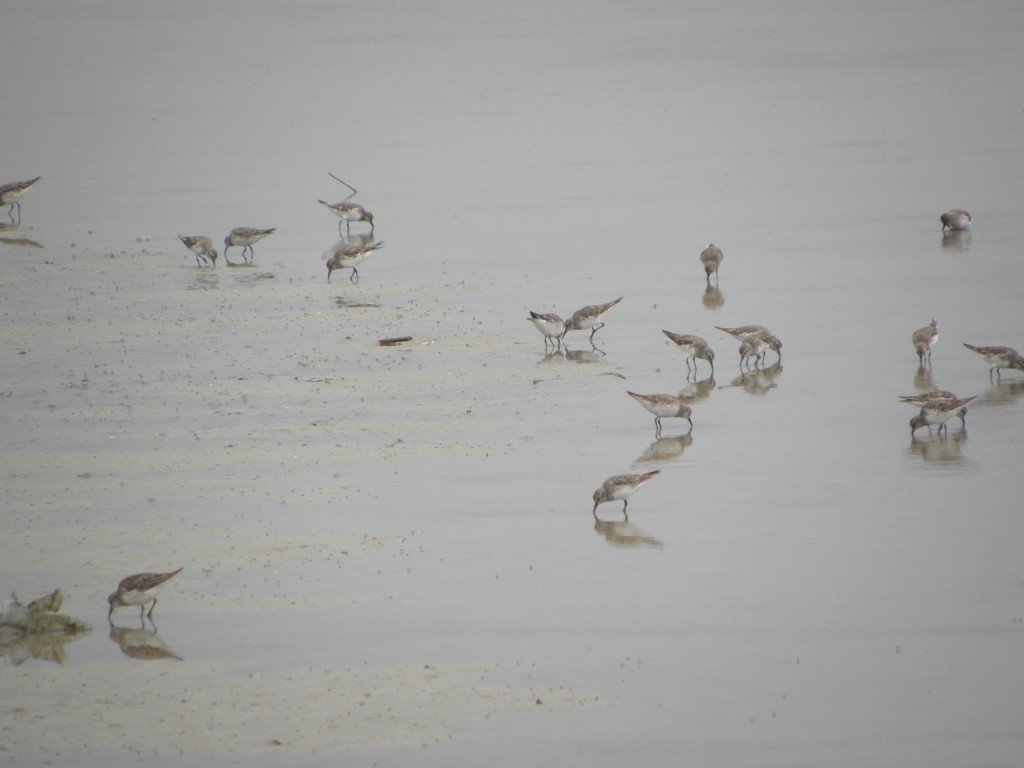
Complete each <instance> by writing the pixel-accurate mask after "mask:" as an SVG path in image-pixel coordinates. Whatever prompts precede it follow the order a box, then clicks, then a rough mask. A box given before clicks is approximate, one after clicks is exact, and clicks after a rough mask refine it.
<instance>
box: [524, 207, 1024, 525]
mask: <svg viewBox="0 0 1024 768" xmlns="http://www.w3.org/2000/svg"><path fill="white" fill-rule="evenodd" d="M939 220H940V221H941V223H942V231H943V232H946V231H947V230H950V231H960V230H965V229H968V228H969V227H970V225H971V214H969V213H968V212H967V211H965V210H962V209H959V208H954V209H952V210H950V211H947V212H946V213H943V214H942V215H941V216H940V217H939ZM723 259H724V255H723V254H722V251H721V249H720V248H718V247H717V246H715V244H714V243H711V244H709V245H708V247H707V248H705V249H704V250H703V251H702V252H701V254H700V262H701V264H702V265H703V267H704V274H705V278H706V279H707V280H708V282H709V283H710V281H711V276H712V275H714V276H715V280H716V282H717V280H718V270H719V267H721V264H722V260H723ZM620 301H622V297H619V298H618V299H615V300H614V301H609V302H608V303H606V304H592V305H590V306H586V307H583V308H582V309H578V310H576V311H575V312H574V313H573V314H572V317H570V318H569V319H568V320H563V319H562V318H561V317H559V316H558V315H555V314H549V313H540V312H533V311H531V312H530V316H529V317H528V318H526V319H527V320H529V321H530V322H531V323H533V325H534V326H535V327H536V328H537V330H538V331H540V333H541V335H542V336H543V337H544V349H545V351H547V350H548V349H549V347H550V348H551V350H552V351H553V350H554V349H556V348H558V349H560V348H561V345H562V340H563V339H564V338H565V336H566V334H567V333H569V331H581V330H588V329H589V330H590V342H591V344H593V341H594V334H595V333H597V332H598V331H599V330H600V329H601V328H603V327H604V322H603V320H602V318H603V317H604V315H605V313H606V312H608V310H610V309H611V308H612V307H614V306H615V305H616V304H618V303H619V302H620ZM715 327H716V328H717V329H718V330H720V331H723V332H725V333H727V334H729V335H730V336H732V337H734V338H735V339H737V340H738V341H739V342H740V347H739V355H740V369H741V370H743V368H744V366H746V367H747V368H748V369H749V368H750V366H751V365H753V367H754V368H757V367H758V366H763V365H764V360H765V355H766V354H767V353H768V351H769V350H771V351H773V352H774V353H775V354H777V355H778V358H779V361H780V362H781V360H782V342H781V341H780V340H779V338H778V337H777V336H775V335H774V334H773V333H772V332H771V331H769V330H768V329H767V328H765V327H764V326H762V325H744V326H741V327H739V328H724V327H722V326H715ZM662 333H664V334H665V335H666V336H667V337H668V338H669V339H670V340H671V341H672V342H673V343H675V344H676V345H677V346H678V347H679V349H680V350H681V351H682V352H684V353H685V354H686V370H687V372H688V373H689V372H690V370H691V369H690V361H691V360H692V361H693V369H692V370H693V373H694V374H696V371H697V360H706V361H707V362H708V363H709V364H710V366H711V372H712V374H713V373H714V370H715V362H714V361H715V353H714V351H713V350H712V349H711V347H710V345H709V344H708V342H707V340H706V339H703V338H701V337H700V336H695V335H693V334H680V333H675V332H673V331H665V330H663V331H662ZM938 338H939V333H938V323H937V322H936V321H935V320H932V321H931V323H930V324H929V325H927V326H925V327H923V328H919V329H918V330H916V331H914V333H913V334H912V336H911V341H912V342H913V345H914V351H915V352H916V353H917V356H918V362H919V364H920V365H921V366H922V367H924V366H925V365H931V354H932V347H934V346H935V342H936V341H938ZM964 346H965V347H966V348H967V349H970V350H971V351H973V352H975V353H977V354H978V355H980V356H981V357H982V358H984V359H985V362H987V363H988V364H989V366H990V367H989V377H990V378H991V377H992V376H993V374H995V375H996V376H997V377H998V376H1001V373H1000V370H1001V369H1003V368H1007V369H1017V370H1019V371H1024V358H1022V357H1021V355H1020V354H1018V352H1017V350H1015V349H1013V348H1012V347H999V346H989V347H976V346H974V345H972V344H966V343H965V344H964ZM626 394H628V395H629V396H630V397H632V398H633V399H634V400H636V401H637V402H638V403H639V404H640V405H641V406H643V407H644V408H645V409H646V410H647V411H649V412H650V413H652V414H654V426H655V437H658V438H660V437H661V420H662V419H663V418H673V417H674V418H683V419H686V420H687V421H688V422H689V424H690V429H691V430H692V429H693V419H692V411H691V409H690V406H689V405H688V404H687V403H686V401H685V399H684V398H683V397H680V396H678V395H668V394H650V395H643V394H638V393H636V392H630V391H628V390H627V391H626ZM974 399H975V398H974V397H967V398H958V397H957V396H956V395H955V394H953V393H952V392H948V391H946V390H934V391H932V392H926V393H924V394H920V395H906V396H903V397H901V398H900V401H901V402H904V403H908V404H910V405H913V406H915V407H917V408H918V409H919V412H918V414H917V415H916V416H914V417H913V418H912V419H911V420H910V434H911V436H913V435H914V433H915V432H916V431H917V430H918V429H920V428H922V427H927V428H928V431H929V432H931V429H932V427H938V431H939V434H940V435H942V434H943V433H944V432H948V431H949V430H948V427H947V426H946V422H947V421H949V420H950V419H951V418H953V417H954V416H956V417H959V418H960V421H961V424H963V425H964V426H965V427H966V423H967V422H966V417H967V404H968V403H970V402H971V401H972V400H974ZM660 471H661V470H654V471H653V472H647V473H644V474H623V475H614V476H613V477H609V478H608V479H607V480H605V481H604V483H602V484H601V487H600V488H598V489H597V490H596V491H594V497H593V498H594V508H593V514H594V517H595V518H597V508H598V506H600V505H601V504H604V503H606V502H609V501H621V502H622V512H623V514H624V515H625V516H626V519H627V520H628V519H629V515H628V512H627V509H628V507H629V499H630V497H631V496H632V495H633V494H634V493H636V492H637V491H638V490H639V489H640V488H641V486H643V485H644V483H646V482H647V481H649V480H650V479H651V478H653V477H655V476H656V475H657V474H659V472H660Z"/></svg>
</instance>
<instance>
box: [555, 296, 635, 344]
mask: <svg viewBox="0 0 1024 768" xmlns="http://www.w3.org/2000/svg"><path fill="white" fill-rule="evenodd" d="M620 301H622V297H621V296H619V298H617V299H615V300H613V301H609V302H608V303H607V304H590V305H588V306H586V307H583V308H582V309H577V310H576V311H575V312H573V313H572V317H570V318H569V319H568V320H566V321H565V330H563V331H562V336H561V337H560V338H564V337H565V334H567V333H568V332H569V331H585V330H587V329H588V328H592V329H593V330H592V331H591V332H590V342H591V343H593V342H594V334H595V333H597V332H598V331H599V330H601V329H602V328H604V323H603V322H601V318H602V317H603V316H604V313H605V312H607V311H608V310H609V309H611V308H612V307H614V306H615V305H616V304H618V303H619V302H620Z"/></svg>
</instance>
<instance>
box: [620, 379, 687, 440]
mask: <svg viewBox="0 0 1024 768" xmlns="http://www.w3.org/2000/svg"><path fill="white" fill-rule="evenodd" d="M626 394H627V395H629V396H630V397H632V398H633V399H634V400H636V401H637V402H638V403H640V405H642V406H643V407H644V408H645V409H647V411H648V412H649V413H653V414H654V436H655V437H661V420H662V419H663V418H664V419H671V418H679V419H686V420H687V421H688V422H690V429H693V419H692V418H691V415H692V413H693V412H692V411H691V410H690V406H688V405H687V404H686V403H685V402H684V401H683V399H682V398H681V397H678V396H676V395H638V394H637V393H636V392H630V391H629V390H626Z"/></svg>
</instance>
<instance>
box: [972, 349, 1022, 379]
mask: <svg viewBox="0 0 1024 768" xmlns="http://www.w3.org/2000/svg"><path fill="white" fill-rule="evenodd" d="M964 346H965V347H967V348H968V349H969V350H971V352H975V353H976V354H978V355H981V357H983V358H984V360H985V362H986V363H988V364H989V369H988V377H989V378H990V379H991V378H992V371H995V372H996V377H997V378H1000V379H1001V378H1002V377H1003V375H1002V374H1001V373H1000V372H999V371H1000V370H1002V369H1003V368H1009V369H1010V370H1017V371H1024V357H1021V356H1020V353H1019V352H1017V350H1016V349H1014V348H1013V347H976V346H974V345H973V344H966V343H965V344H964Z"/></svg>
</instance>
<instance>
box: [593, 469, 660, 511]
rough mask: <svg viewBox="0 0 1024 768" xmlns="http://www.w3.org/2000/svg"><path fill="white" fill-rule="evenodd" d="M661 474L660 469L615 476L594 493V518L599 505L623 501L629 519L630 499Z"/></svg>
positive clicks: (623, 507)
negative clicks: (638, 473) (642, 486)
mask: <svg viewBox="0 0 1024 768" xmlns="http://www.w3.org/2000/svg"><path fill="white" fill-rule="evenodd" d="M660 472H661V470H660V469H655V470H654V471H652V472H648V473H646V474H643V475H615V476H614V477H609V478H608V479H607V480H605V481H604V482H603V483H602V484H601V487H600V488H598V489H597V490H596V491H594V517H597V506H598V505H599V504H604V503H605V502H606V501H621V502H622V513H623V514H624V515H626V517H627V519H628V518H629V515H628V514H627V513H626V508H627V507H628V506H629V497H630V496H632V495H633V494H634V493H636V492H637V491H638V490H639V489H640V486H641V485H643V484H644V483H646V482H647V481H648V480H650V479H651V478H652V477H654V476H655V475H657V474H659V473H660Z"/></svg>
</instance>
